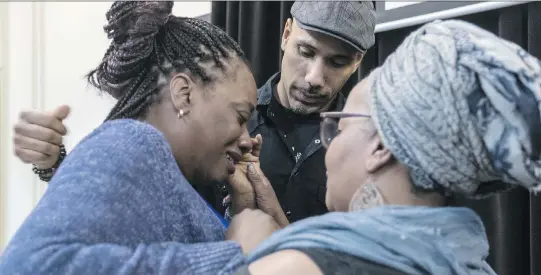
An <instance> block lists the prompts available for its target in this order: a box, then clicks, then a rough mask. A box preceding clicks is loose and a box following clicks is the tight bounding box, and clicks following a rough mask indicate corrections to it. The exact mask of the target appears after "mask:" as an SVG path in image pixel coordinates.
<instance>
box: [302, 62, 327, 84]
mask: <svg viewBox="0 0 541 275" xmlns="http://www.w3.org/2000/svg"><path fill="white" fill-rule="evenodd" d="M309 66H310V67H309V68H308V70H307V73H306V76H305V77H304V80H305V81H306V82H308V83H309V84H310V86H312V87H323V86H324V85H325V64H324V62H323V60H320V59H316V60H314V61H313V62H312V63H311V64H310V65H309Z"/></svg>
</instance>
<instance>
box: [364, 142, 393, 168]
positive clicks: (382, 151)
mask: <svg viewBox="0 0 541 275" xmlns="http://www.w3.org/2000/svg"><path fill="white" fill-rule="evenodd" d="M368 146H369V148H368V149H369V150H370V151H369V153H370V154H369V155H368V158H367V159H366V160H365V166H366V167H365V168H366V170H367V171H368V172H370V173H375V172H377V171H378V170H380V169H381V168H383V167H384V166H385V165H386V164H388V163H390V162H391V161H392V160H393V154H392V153H391V151H390V150H389V149H387V148H386V147H385V145H384V144H383V141H382V140H381V137H380V136H379V135H375V136H374V138H373V139H372V140H371V141H370V142H369V143H368Z"/></svg>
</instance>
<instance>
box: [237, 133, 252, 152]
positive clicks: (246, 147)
mask: <svg viewBox="0 0 541 275" xmlns="http://www.w3.org/2000/svg"><path fill="white" fill-rule="evenodd" d="M238 145H239V148H240V151H241V152H242V153H243V154H246V153H249V152H250V151H252V148H253V144H252V139H251V138H250V135H249V134H248V131H245V132H244V134H242V136H241V137H240V138H239V141H238Z"/></svg>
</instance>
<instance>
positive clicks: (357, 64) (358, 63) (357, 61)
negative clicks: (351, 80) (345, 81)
mask: <svg viewBox="0 0 541 275" xmlns="http://www.w3.org/2000/svg"><path fill="white" fill-rule="evenodd" d="M363 58H364V54H362V53H359V54H358V55H357V57H356V58H355V70H354V71H356V70H357V69H358V68H359V66H360V65H361V61H363Z"/></svg>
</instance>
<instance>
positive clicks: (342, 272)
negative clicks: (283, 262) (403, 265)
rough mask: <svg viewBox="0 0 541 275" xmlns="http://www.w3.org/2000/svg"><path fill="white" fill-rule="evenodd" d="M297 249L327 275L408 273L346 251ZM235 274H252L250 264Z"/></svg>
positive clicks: (403, 274)
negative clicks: (249, 268)
mask: <svg viewBox="0 0 541 275" xmlns="http://www.w3.org/2000/svg"><path fill="white" fill-rule="evenodd" d="M295 250H297V251H300V252H302V253H304V254H306V255H307V256H308V257H310V259H311V260H312V261H313V262H314V263H315V264H316V265H317V266H318V267H319V269H320V270H321V272H322V273H323V274H325V275H407V274H406V273H404V272H401V271H397V270H394V269H392V268H390V267H387V266H383V265H380V264H377V263H373V262H370V261H368V260H365V259H361V258H357V257H355V256H351V255H349V254H345V253H340V252H335V251H331V250H327V249H322V248H301V249H295ZM234 275H251V273H250V271H249V270H248V266H243V267H241V268H239V269H238V270H237V271H236V272H235V273H234Z"/></svg>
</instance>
